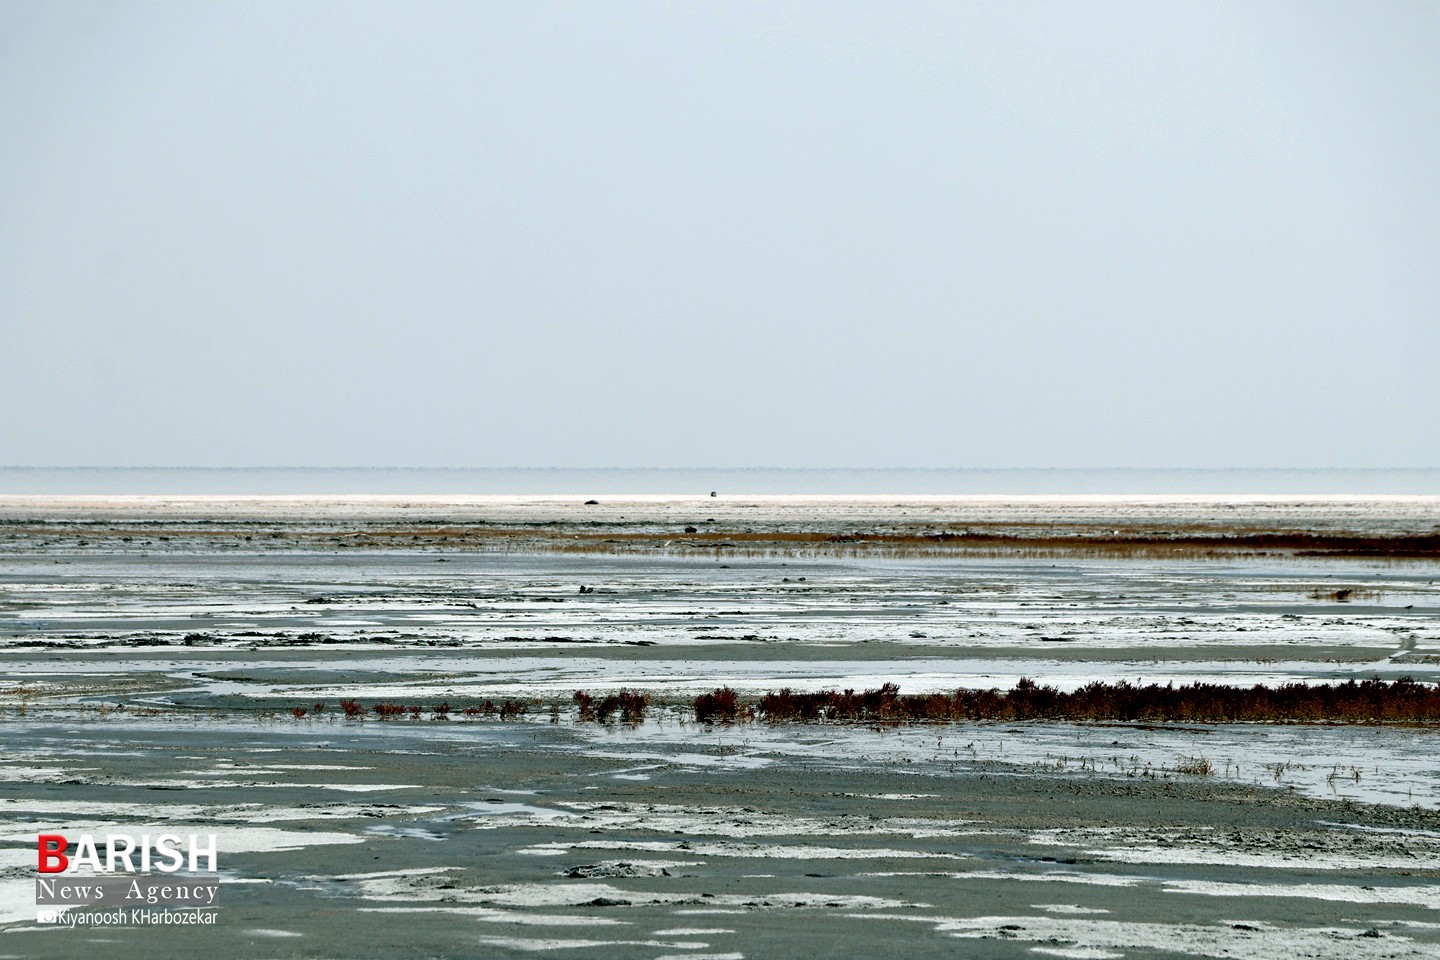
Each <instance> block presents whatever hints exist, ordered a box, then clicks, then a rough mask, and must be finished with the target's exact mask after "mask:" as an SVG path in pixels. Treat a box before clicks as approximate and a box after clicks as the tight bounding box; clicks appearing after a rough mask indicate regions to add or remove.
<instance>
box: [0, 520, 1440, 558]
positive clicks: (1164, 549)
mask: <svg viewBox="0 0 1440 960" xmlns="http://www.w3.org/2000/svg"><path fill="white" fill-rule="evenodd" d="M7 538H28V539H41V540H49V541H56V542H60V541H68V540H74V541H76V542H77V544H88V543H99V542H109V541H119V542H124V543H130V544H133V545H134V546H136V547H143V546H156V545H158V544H159V543H160V542H163V541H171V540H179V541H187V540H189V541H194V540H209V541H221V542H224V541H229V542H231V543H233V544H234V545H235V546H242V545H244V546H247V547H250V548H257V549H261V548H264V547H265V546H266V544H267V542H272V543H275V542H278V543H291V544H306V545H310V546H315V547H337V548H360V549H394V548H396V547H402V548H416V547H443V548H446V549H458V550H467V549H469V550H497V549H498V550H512V549H519V550H538V551H546V552H554V551H559V552H580V553H634V552H653V551H658V550H676V549H682V550H683V549H686V548H689V549H696V550H718V551H728V552H732V553H736V554H752V553H774V552H782V553H795V554H817V555H832V554H834V555H853V554H865V553H875V554H879V555H886V556H897V557H904V556H945V555H949V554H960V555H964V554H980V555H990V554H1001V555H1009V554H1022V555H1037V556H1038V555H1047V556H1048V555H1066V554H1082V555H1091V556H1114V557H1127V556H1133V557H1146V556H1160V557H1164V556H1189V557H1205V556H1223V555H1234V554H1294V555H1300V556H1337V557H1371V558H1392V559H1426V558H1437V557H1440V533H1432V532H1426V533H1419V532H1416V533H1402V534H1386V535H1367V534H1364V533H1358V532H1334V533H1312V532H1305V531H1302V530H1293V529H1269V530H1256V529H1255V528H1253V527H1244V526H1237V527H1227V526H1224V525H1193V524H1192V525H1188V526H1187V525H1183V524H1182V525H1175V524H1171V525H1168V526H1166V527H1152V526H1148V525H1143V524H1140V525H1128V526H1126V527H1125V528H1124V529H1121V530H1115V531H1114V532H1113V533H1111V532H1110V531H1109V530H1107V531H1105V532H1104V533H1101V532H1098V531H1095V530H1093V529H1081V528H1076V527H1064V528H1057V527H1056V526H1055V525H1050V524H1024V523H1007V524H1004V525H1003V529H995V528H989V529H987V527H986V525H985V524H972V525H970V527H969V528H966V529H940V530H937V529H935V528H933V527H931V528H928V529H926V528H921V529H913V528H912V529H901V530H898V531H897V530H889V531H865V530H854V531H849V532H844V533H837V532H834V531H833V530H832V531H809V530H776V529H742V528H727V527H726V526H725V525H716V526H710V527H707V529H704V530H701V529H698V528H696V527H694V526H689V527H685V528H684V529H683V532H682V531H681V530H679V529H656V528H655V527H654V526H652V525H645V528H644V529H635V527H634V526H629V528H628V529H627V528H626V526H625V525H619V526H606V525H596V524H591V525H575V524H553V525H533V526H492V525H489V524H485V523H479V522H475V523H459V524H425V523H417V524H412V525H403V526H380V525H367V524H364V523H356V524H346V525H334V526H320V527H313V526H305V525H303V524H294V525H274V526H273V528H267V529H265V530H261V529H258V528H256V527H254V526H253V525H246V524H242V523H234V524H216V523H184V522H173V523H172V522H165V523H155V524H150V525H144V524H117V523H110V522H105V521H97V522H90V523H87V522H77V521H69V522H65V523H52V522H46V521H37V520H7V521H0V539H7Z"/></svg>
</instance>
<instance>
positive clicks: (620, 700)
mask: <svg viewBox="0 0 1440 960" xmlns="http://www.w3.org/2000/svg"><path fill="white" fill-rule="evenodd" d="M649 705H650V698H649V697H648V696H647V695H646V694H644V693H641V692H640V691H638V690H618V691H616V692H615V693H612V694H609V695H607V696H605V697H603V698H601V699H599V700H597V699H596V698H595V697H594V696H592V695H591V694H588V693H586V692H585V691H583V690H576V691H575V706H576V707H578V708H579V715H578V719H579V720H580V722H581V723H609V722H610V720H611V719H612V718H613V717H614V716H615V714H617V713H618V714H619V715H620V722H621V723H644V722H645V709H646V708H647V707H648V706H649Z"/></svg>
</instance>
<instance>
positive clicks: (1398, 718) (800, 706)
mask: <svg viewBox="0 0 1440 960" xmlns="http://www.w3.org/2000/svg"><path fill="white" fill-rule="evenodd" d="M572 699H573V702H574V704H575V707H576V715H575V718H576V720H577V721H578V722H580V723H613V722H616V721H619V722H620V723H624V724H637V723H644V722H645V716H646V712H647V711H648V710H649V708H650V707H651V706H652V703H653V701H652V700H651V698H650V696H649V695H648V694H646V693H643V692H641V691H638V690H618V691H615V692H613V693H607V694H604V695H595V694H590V693H586V692H585V691H583V690H577V691H576V692H575V694H574V696H573V698H572ZM531 706H532V704H528V703H526V702H525V701H521V700H505V701H504V702H502V703H500V704H498V705H497V704H495V703H494V702H493V701H490V700H485V701H483V702H482V703H479V704H474V705H471V706H467V707H464V708H460V709H456V710H455V711H454V712H457V713H460V714H462V715H463V716H465V717H466V718H471V719H476V718H494V719H499V720H512V719H519V718H521V717H523V716H525V715H526V714H527V713H528V712H529V710H530V708H531ZM690 707H691V709H692V710H693V711H694V717H695V719H696V720H697V721H699V722H700V723H745V722H751V721H763V722H767V723H888V724H894V723H946V722H956V721H964V720H972V721H974V720H991V721H994V720H1008V721H1022V720H1055V721H1137V722H1160V723H1354V724H1381V723H1407V724H1434V723H1440V684H1426V683H1419V682H1416V681H1415V680H1412V679H1410V678H1408V677H1404V678H1401V679H1399V680H1394V681H1385V680H1358V681H1357V680H1347V681H1345V682H1344V683H1334V684H1313V685H1312V684H1302V683H1287V684H1282V685H1280V686H1275V687H1268V686H1264V685H1263V684H1257V685H1255V686H1253V687H1232V686H1225V685H1223V684H1216V683H1191V684H1186V685H1183V686H1178V687H1177V686H1175V685H1173V684H1166V685H1164V686H1161V685H1160V684H1158V683H1151V684H1145V685H1138V684H1131V683H1129V682H1127V681H1124V680H1121V681H1118V682H1116V683H1105V682H1102V681H1095V682H1093V683H1088V684H1086V685H1085V686H1083V687H1081V688H1079V689H1078V690H1073V691H1068V692H1067V691H1062V690H1057V689H1056V688H1055V687H1051V686H1042V685H1040V684H1037V683H1035V682H1034V681H1032V680H1029V679H1026V678H1023V677H1022V678H1021V679H1020V680H1019V682H1017V683H1016V684H1015V686H1014V687H1012V688H1011V689H1009V690H999V689H995V688H992V689H989V690H967V689H960V690H956V691H954V692H953V693H920V694H901V693H900V688H899V687H898V686H896V685H895V684H893V683H887V684H885V685H884V686H882V687H880V688H879V689H875V690H864V691H861V692H859V693H857V692H855V691H854V690H844V691H837V690H822V691H819V692H817V693H796V692H795V691H793V690H790V689H789V688H785V689H782V690H779V691H775V692H772V693H767V694H764V695H763V696H760V697H758V698H754V699H748V700H747V699H745V698H743V697H741V695H740V694H739V693H738V692H736V691H735V690H734V689H732V688H730V687H719V688H716V689H715V690H713V691H711V692H710V693H702V694H700V695H699V696H698V697H696V698H695V699H694V700H693V701H691V703H690ZM340 709H341V710H342V711H343V713H344V716H345V718H346V719H348V720H363V719H365V718H366V717H367V716H368V715H370V714H373V715H374V716H375V717H376V718H378V719H381V720H392V719H403V718H405V717H407V716H408V717H409V718H410V719H411V720H419V719H421V717H422V715H423V714H424V712H425V710H426V709H427V708H426V707H424V706H422V705H419V704H411V705H403V704H398V703H383V702H382V703H374V704H371V705H370V707H369V708H368V709H367V708H366V707H365V706H364V705H363V704H361V703H360V702H359V701H357V700H342V701H340ZM428 710H429V716H430V718H431V719H433V720H447V719H450V717H451V713H452V708H451V706H450V704H449V703H448V702H442V703H437V704H432V705H430V706H429V707H428ZM324 711H325V704H323V703H317V704H314V705H313V706H302V707H294V708H292V709H291V711H290V712H291V714H292V715H293V716H294V717H295V718H296V719H300V718H303V717H306V716H311V715H318V714H321V713H323V712H324ZM549 714H550V721H551V722H552V723H557V722H559V719H560V704H559V703H558V702H556V701H552V702H550V704H549Z"/></svg>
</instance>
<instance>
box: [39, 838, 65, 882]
mask: <svg viewBox="0 0 1440 960" xmlns="http://www.w3.org/2000/svg"><path fill="white" fill-rule="evenodd" d="M69 846H70V841H68V840H66V839H65V838H64V837H62V836H60V834H58V833H42V834H40V872H41V873H64V872H65V868H66V867H68V866H70V858H69V857H67V856H65V849H66V848H67V847H69Z"/></svg>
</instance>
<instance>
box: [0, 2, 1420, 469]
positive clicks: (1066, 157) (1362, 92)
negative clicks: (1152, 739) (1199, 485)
mask: <svg viewBox="0 0 1440 960" xmlns="http://www.w3.org/2000/svg"><path fill="white" fill-rule="evenodd" d="M0 131H3V133H0V464H10V465H71V464H95V465H146V464H154V465H200V466H210V465H277V464H288V465H320V466H329V465H402V466H409V465H436V466H514V465H530V466H586V465H596V466H598V465H627V466H702V465H703V466H754V465H773V466H868V467H882V466H952V467H964V466H990V467H994V466H1048V465H1055V466H1112V465H1117V466H1118V465H1124V466H1436V465H1440V331H1437V326H1440V172H1437V171H1440V4H1437V3H1433V2H1432V3H1383V2H1381V3H1375V2H1363V3H1362V2H1352V3H1323V4H1321V3H1311V2H1304V3H1293V4H1292V3H1277V2H1244V3H1223V2H1222V3H1216V2H1196V3H1155V2H1149V0H1147V2H1137V3H1133V4H1116V3H1043V4H1042V3H1034V4H1026V3H1018V2H1012V0H1005V2H994V3H962V2H958V0H947V2H943V3H935V4H928V3H895V2H876V3H866V4H849V3H833V2H827V3H815V4H808V3H807V4H799V3H759V4H751V3H673V2H670V3H656V4H651V3H636V2H610V3H602V2H583V3H582V2H574V3H559V4H546V3H537V2H530V0H526V2H508V3H497V4H484V3H473V2H465V3H453V4H450V3H414V2H407V3H403V4H402V3H388V4H375V3H358V2H344V3H294V2H284V3H280V2H275V3H253V4H234V3H192V2H185V3H174V4H171V3H134V2H129V3H85V4H76V3H65V2H55V0H46V2H40V3H30V2H15V0H0Z"/></svg>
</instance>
